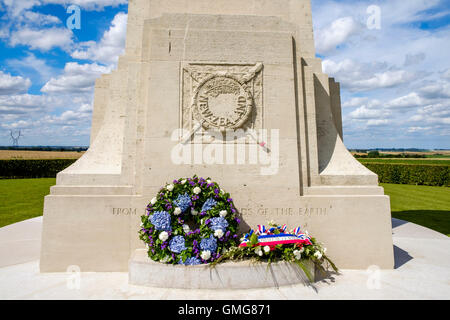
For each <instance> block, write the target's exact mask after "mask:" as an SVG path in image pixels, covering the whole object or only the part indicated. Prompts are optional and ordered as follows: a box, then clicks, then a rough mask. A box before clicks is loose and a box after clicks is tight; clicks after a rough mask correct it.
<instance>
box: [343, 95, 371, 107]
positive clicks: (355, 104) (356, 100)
mask: <svg viewBox="0 0 450 320" xmlns="http://www.w3.org/2000/svg"><path fill="white" fill-rule="evenodd" d="M367 100H368V98H367V97H362V98H359V97H357V98H352V99H350V100H348V101H345V102H344V103H343V104H342V107H343V108H354V107H360V106H361V105H362V104H364V103H366V102H367Z"/></svg>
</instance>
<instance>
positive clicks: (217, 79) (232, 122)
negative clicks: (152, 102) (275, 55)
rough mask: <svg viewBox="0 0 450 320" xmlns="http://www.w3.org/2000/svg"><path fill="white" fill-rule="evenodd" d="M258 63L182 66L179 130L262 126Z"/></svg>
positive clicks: (190, 64)
mask: <svg viewBox="0 0 450 320" xmlns="http://www.w3.org/2000/svg"><path fill="white" fill-rule="evenodd" d="M262 71H263V65H262V63H255V64H220V63H215V64H206V63H186V64H184V65H183V67H182V98H181V100H182V101H181V114H180V118H181V128H183V129H185V130H187V131H189V132H194V131H196V130H198V129H199V128H201V127H202V128H203V129H205V130H218V131H220V132H225V131H227V130H237V129H243V130H247V129H260V128H262V127H263V95H262V92H263V81H262Z"/></svg>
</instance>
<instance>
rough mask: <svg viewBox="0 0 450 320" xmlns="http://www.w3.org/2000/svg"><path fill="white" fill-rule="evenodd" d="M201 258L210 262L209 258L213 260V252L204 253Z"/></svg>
mask: <svg viewBox="0 0 450 320" xmlns="http://www.w3.org/2000/svg"><path fill="white" fill-rule="evenodd" d="M200 257H201V258H202V259H203V260H209V258H211V251H202V253H201V255H200Z"/></svg>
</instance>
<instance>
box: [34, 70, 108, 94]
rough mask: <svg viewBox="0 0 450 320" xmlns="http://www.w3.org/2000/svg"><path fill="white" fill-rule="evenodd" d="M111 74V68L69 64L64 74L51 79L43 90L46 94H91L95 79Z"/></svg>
mask: <svg viewBox="0 0 450 320" xmlns="http://www.w3.org/2000/svg"><path fill="white" fill-rule="evenodd" d="M109 72H111V67H104V66H100V65H98V64H96V63H93V64H78V63H76V62H69V63H67V64H66V66H65V67H64V74H63V75H61V76H59V77H57V78H51V79H50V80H49V81H48V82H47V83H46V84H45V85H44V87H43V88H42V89H41V91H42V92H45V93H62V94H67V93H90V92H92V91H93V89H94V85H95V79H97V78H98V77H99V76H100V75H102V74H104V73H109Z"/></svg>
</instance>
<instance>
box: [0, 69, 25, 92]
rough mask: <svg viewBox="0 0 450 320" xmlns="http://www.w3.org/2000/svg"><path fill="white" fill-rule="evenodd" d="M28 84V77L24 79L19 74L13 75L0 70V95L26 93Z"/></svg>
mask: <svg viewBox="0 0 450 320" xmlns="http://www.w3.org/2000/svg"><path fill="white" fill-rule="evenodd" d="M30 86H31V81H30V79H24V78H22V77H20V76H17V77H14V76H11V75H10V74H6V73H4V72H2V71H0V95H15V94H21V93H26V92H28V88H29V87H30Z"/></svg>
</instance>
